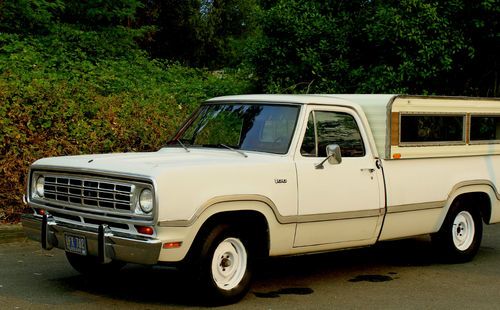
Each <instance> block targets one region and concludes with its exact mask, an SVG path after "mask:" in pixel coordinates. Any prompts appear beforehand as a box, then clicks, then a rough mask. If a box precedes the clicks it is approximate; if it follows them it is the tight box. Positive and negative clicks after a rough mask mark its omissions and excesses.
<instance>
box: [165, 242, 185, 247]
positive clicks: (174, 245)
mask: <svg viewBox="0 0 500 310" xmlns="http://www.w3.org/2000/svg"><path fill="white" fill-rule="evenodd" d="M181 245H182V242H181V241H177V242H167V243H164V244H163V248H164V249H175V248H180V247H181Z"/></svg>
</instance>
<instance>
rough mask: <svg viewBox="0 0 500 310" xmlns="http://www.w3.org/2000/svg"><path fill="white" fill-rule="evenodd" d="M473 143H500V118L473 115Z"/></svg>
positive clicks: (471, 127) (471, 124) (471, 136)
mask: <svg viewBox="0 0 500 310" xmlns="http://www.w3.org/2000/svg"><path fill="white" fill-rule="evenodd" d="M470 141H471V142H500V116H498V115H497V116H493V115H471V123H470Z"/></svg>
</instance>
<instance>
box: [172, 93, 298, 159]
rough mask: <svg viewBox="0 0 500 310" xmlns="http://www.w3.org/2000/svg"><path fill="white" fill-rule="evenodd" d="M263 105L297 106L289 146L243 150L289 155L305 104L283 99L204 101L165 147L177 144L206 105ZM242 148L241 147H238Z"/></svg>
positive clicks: (192, 146) (194, 146) (191, 146)
mask: <svg viewBox="0 0 500 310" xmlns="http://www.w3.org/2000/svg"><path fill="white" fill-rule="evenodd" d="M245 104H248V105H263V106H291V107H297V108H298V111H297V115H296V117H295V124H294V128H293V130H292V135H291V136H290V140H289V142H288V146H287V148H286V152H283V153H280V152H270V151H260V150H241V151H244V152H256V153H262V154H272V155H280V156H287V155H288V154H290V151H291V149H292V142H293V141H294V139H295V136H296V131H297V128H298V125H299V124H298V122H299V119H300V115H301V112H302V107H303V106H304V104H301V103H297V102H282V101H277V102H273V101H263V100H217V101H204V102H203V103H202V104H201V105H200V106H199V107H198V108H197V109H196V111H194V112H193V113H192V114H191V115H190V116H189V117H188V118H187V120H186V121H185V122H184V123H183V124H182V125H181V126H180V128H179V130H177V132H176V133H175V135H174V136H173V138H172V139H170V140H169V141H168V142H167V143H166V144H165V145H164V146H163V147H168V146H171V145H173V144H175V143H176V142H175V141H177V140H179V139H181V137H182V135H183V134H184V132H185V131H186V130H187V128H189V126H190V125H191V124H192V123H193V122H194V120H196V118H197V117H198V115H199V114H200V113H201V112H202V110H203V108H204V107H206V106H212V105H245ZM188 147H189V148H207V149H220V148H217V147H201V146H197V145H189V146H188ZM238 150H240V149H238Z"/></svg>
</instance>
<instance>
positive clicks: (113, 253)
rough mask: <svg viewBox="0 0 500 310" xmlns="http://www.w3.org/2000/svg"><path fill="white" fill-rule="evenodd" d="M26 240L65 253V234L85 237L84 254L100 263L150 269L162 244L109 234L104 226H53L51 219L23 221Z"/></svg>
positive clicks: (44, 217)
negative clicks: (139, 265) (141, 265)
mask: <svg viewBox="0 0 500 310" xmlns="http://www.w3.org/2000/svg"><path fill="white" fill-rule="evenodd" d="M22 224H23V229H24V231H25V233H26V235H27V236H28V238H30V239H33V240H35V241H39V242H41V244H42V247H43V248H44V249H47V250H50V249H52V248H54V247H55V248H59V249H63V250H64V249H65V241H64V240H65V237H64V235H65V234H71V235H78V236H82V237H85V239H86V241H87V253H88V255H91V256H96V257H99V259H100V261H101V262H102V263H107V262H109V261H111V260H119V261H123V262H129V263H137V264H145V265H153V264H156V263H157V262H158V257H159V255H160V250H161V246H162V242H161V241H160V240H158V239H150V238H145V237H140V236H135V235H131V234H125V233H116V232H112V231H111V230H110V229H109V227H108V226H107V225H100V226H99V227H98V228H95V227H87V226H82V225H75V224H69V223H62V222H56V221H55V220H54V218H53V217H51V216H50V215H44V216H43V217H41V216H35V215H34V214H26V215H23V217H22Z"/></svg>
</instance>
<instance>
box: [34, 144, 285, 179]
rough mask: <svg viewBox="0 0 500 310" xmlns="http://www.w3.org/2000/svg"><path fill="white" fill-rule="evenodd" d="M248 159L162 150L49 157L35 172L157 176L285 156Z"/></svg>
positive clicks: (209, 152)
mask: <svg viewBox="0 0 500 310" xmlns="http://www.w3.org/2000/svg"><path fill="white" fill-rule="evenodd" d="M246 154H247V155H248V157H246V158H245V157H244V156H243V155H242V154H238V153H237V152H235V151H231V150H226V149H208V148H205V149H194V148H192V149H190V151H189V152H186V150H184V149H182V148H163V149H160V150H159V151H157V152H142V153H112V154H93V155H77V156H60V157H48V158H42V159H40V160H37V161H36V162H35V163H33V165H32V168H34V169H40V168H45V169H50V168H58V169H61V168H62V169H64V170H65V169H68V170H76V171H80V172H81V171H84V172H105V173H106V172H109V173H112V174H117V175H120V174H123V175H136V176H144V177H152V178H154V177H156V176H158V175H161V174H162V173H164V172H165V171H166V170H178V169H183V167H187V166H189V167H191V168H193V167H196V166H200V168H201V167H202V166H207V165H208V166H218V165H238V166H240V167H241V166H242V165H245V166H246V165H249V164H256V163H263V162H268V161H274V160H279V159H280V158H281V159H282V158H283V156H282V155H273V154H264V153H255V152H247V153H246Z"/></svg>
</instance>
